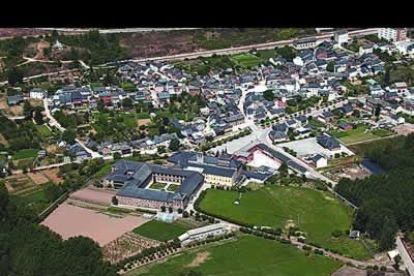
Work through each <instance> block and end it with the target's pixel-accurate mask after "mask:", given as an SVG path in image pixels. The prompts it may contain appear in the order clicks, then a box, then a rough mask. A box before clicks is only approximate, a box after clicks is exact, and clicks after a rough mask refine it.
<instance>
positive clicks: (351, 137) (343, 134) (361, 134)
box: [331, 125, 392, 145]
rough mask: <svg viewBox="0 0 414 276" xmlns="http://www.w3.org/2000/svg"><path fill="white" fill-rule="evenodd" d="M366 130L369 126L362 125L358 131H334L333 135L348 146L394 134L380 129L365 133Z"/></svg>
mask: <svg viewBox="0 0 414 276" xmlns="http://www.w3.org/2000/svg"><path fill="white" fill-rule="evenodd" d="M366 129H368V126H365V125H360V126H358V127H357V128H356V129H352V130H349V131H340V130H336V131H332V132H331V134H332V135H333V136H334V137H336V138H338V139H339V140H340V141H341V142H342V143H344V144H346V145H348V144H353V143H358V142H364V141H367V140H371V139H375V138H378V137H385V136H389V135H391V134H392V133H391V132H390V131H388V130H385V129H378V130H374V131H373V132H365V130H366Z"/></svg>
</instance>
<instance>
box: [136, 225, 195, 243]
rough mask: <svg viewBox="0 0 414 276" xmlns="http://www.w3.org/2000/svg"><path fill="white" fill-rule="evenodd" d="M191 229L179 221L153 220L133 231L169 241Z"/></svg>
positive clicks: (158, 239)
mask: <svg viewBox="0 0 414 276" xmlns="http://www.w3.org/2000/svg"><path fill="white" fill-rule="evenodd" d="M189 229H190V227H189V226H187V225H184V224H183V223H180V222H177V221H175V222H173V223H166V222H162V221H158V220H151V221H149V222H147V223H145V224H143V225H141V226H139V227H137V228H135V229H134V230H133V232H134V233H135V234H138V235H141V236H144V237H147V238H150V239H153V240H157V241H169V240H172V239H175V238H176V237H178V236H180V235H181V234H183V233H185V232H186V231H187V230H189Z"/></svg>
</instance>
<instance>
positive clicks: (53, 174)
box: [42, 169, 63, 183]
mask: <svg viewBox="0 0 414 276" xmlns="http://www.w3.org/2000/svg"><path fill="white" fill-rule="evenodd" d="M42 172H43V174H44V175H45V176H46V177H47V178H48V179H49V180H50V181H52V182H54V183H60V182H62V181H63V179H62V178H61V177H59V176H58V172H59V169H50V170H45V171H42Z"/></svg>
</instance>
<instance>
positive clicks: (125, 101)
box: [122, 98, 134, 109]
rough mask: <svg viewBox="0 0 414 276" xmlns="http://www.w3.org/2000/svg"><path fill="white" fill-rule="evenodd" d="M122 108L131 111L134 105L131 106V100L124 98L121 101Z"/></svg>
mask: <svg viewBox="0 0 414 276" xmlns="http://www.w3.org/2000/svg"><path fill="white" fill-rule="evenodd" d="M122 106H123V107H124V108H126V109H131V108H132V107H133V106H134V105H133V104H132V100H131V98H125V99H123V100H122Z"/></svg>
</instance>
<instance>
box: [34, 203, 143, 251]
mask: <svg viewBox="0 0 414 276" xmlns="http://www.w3.org/2000/svg"><path fill="white" fill-rule="evenodd" d="M147 221H148V220H147V219H145V218H143V217H138V216H125V217H122V218H118V217H113V216H107V215H105V214H102V213H99V212H96V211H93V210H89V209H84V208H80V207H77V206H72V205H69V204H67V203H66V202H65V203H63V204H62V205H60V206H59V207H58V208H57V209H56V210H55V211H53V213H52V214H50V215H49V217H47V218H46V219H45V220H44V221H43V222H42V225H44V226H46V227H48V228H50V229H51V230H52V231H54V232H56V233H58V234H59V235H61V236H62V238H63V239H68V238H70V237H76V236H85V237H89V238H91V239H92V240H94V241H96V242H97V243H99V245H100V246H105V245H107V244H109V243H110V242H111V241H113V240H116V239H117V238H119V237H121V236H122V235H123V234H125V233H127V232H130V231H131V230H132V229H134V228H135V227H138V226H139V225H141V224H143V223H145V222H147Z"/></svg>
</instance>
